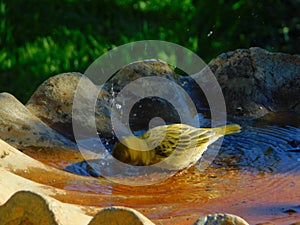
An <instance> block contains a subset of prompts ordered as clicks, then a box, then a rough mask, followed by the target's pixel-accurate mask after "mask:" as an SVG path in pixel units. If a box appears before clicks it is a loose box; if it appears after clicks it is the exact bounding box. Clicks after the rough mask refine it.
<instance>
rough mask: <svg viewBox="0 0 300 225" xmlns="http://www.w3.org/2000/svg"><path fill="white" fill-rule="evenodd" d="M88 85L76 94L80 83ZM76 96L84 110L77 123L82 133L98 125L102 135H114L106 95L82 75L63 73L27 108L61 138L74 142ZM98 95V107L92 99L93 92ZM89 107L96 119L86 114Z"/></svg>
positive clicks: (43, 86) (40, 89) (41, 89)
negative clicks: (74, 102) (91, 107)
mask: <svg viewBox="0 0 300 225" xmlns="http://www.w3.org/2000/svg"><path fill="white" fill-rule="evenodd" d="M80 81H81V82H85V83H84V85H82V87H83V88H80V90H79V89H78V90H79V91H78V90H77V87H78V83H79V82H80ZM76 91H78V92H77V96H78V98H77V99H78V101H80V102H81V104H82V109H86V110H82V111H81V113H80V117H77V118H76V119H77V120H79V121H78V123H79V124H81V126H82V129H85V130H90V127H91V126H92V124H93V123H95V122H96V128H97V130H98V131H99V132H101V133H102V135H111V125H110V115H109V110H108V108H109V106H108V104H107V102H106V101H104V100H103V99H102V98H101V96H102V95H104V91H103V90H100V89H99V88H98V87H97V86H95V85H93V83H91V82H89V80H88V79H87V78H86V77H85V76H84V75H83V74H80V73H63V74H59V75H56V76H53V77H50V78H49V79H48V80H46V81H45V82H44V83H42V84H41V85H40V86H39V87H38V89H37V90H36V91H35V92H34V94H33V95H32V96H31V98H30V99H29V101H28V102H27V104H26V107H27V108H28V109H29V110H30V111H31V112H32V113H33V114H35V115H36V116H37V117H38V118H40V119H41V120H42V121H43V122H44V123H46V124H47V125H48V126H49V127H51V128H53V129H54V130H56V131H57V132H59V133H60V134H62V135H64V136H66V137H68V138H70V139H73V140H74V137H73V129H72V110H73V100H74V96H75V93H76ZM91 91H96V92H99V98H97V101H96V103H95V102H92V101H93V100H94V99H92V98H89V97H91V96H90V92H91ZM88 104H91V105H92V106H94V105H95V104H96V106H95V115H96V116H95V118H91V117H89V116H88V114H87V113H86V112H87V111H88V109H89V108H90V107H89V106H88Z"/></svg>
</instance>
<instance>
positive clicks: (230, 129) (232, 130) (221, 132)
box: [213, 124, 241, 136]
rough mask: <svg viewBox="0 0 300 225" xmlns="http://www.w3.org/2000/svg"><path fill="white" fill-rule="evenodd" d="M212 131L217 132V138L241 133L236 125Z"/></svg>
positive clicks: (239, 127) (215, 128)
mask: <svg viewBox="0 0 300 225" xmlns="http://www.w3.org/2000/svg"><path fill="white" fill-rule="evenodd" d="M213 130H214V131H216V132H217V134H218V136H224V135H227V134H234V133H239V132H240V131H241V126H240V125H238V124H228V125H224V126H221V127H214V128H213Z"/></svg>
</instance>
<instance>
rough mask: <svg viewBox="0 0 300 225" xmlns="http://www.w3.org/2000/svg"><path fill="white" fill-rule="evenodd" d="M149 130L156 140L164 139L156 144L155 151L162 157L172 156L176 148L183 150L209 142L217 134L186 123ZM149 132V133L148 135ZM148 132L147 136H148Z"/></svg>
mask: <svg viewBox="0 0 300 225" xmlns="http://www.w3.org/2000/svg"><path fill="white" fill-rule="evenodd" d="M148 132H149V133H150V132H151V133H152V134H151V135H153V136H152V137H153V138H154V139H155V140H161V139H162V141H160V143H156V145H155V146H156V147H155V153H156V154H157V155H159V156H161V157H168V156H170V155H171V154H172V153H173V152H174V150H176V151H183V150H186V149H190V148H196V147H199V146H201V145H203V144H208V143H209V139H210V138H211V137H212V136H214V135H215V134H216V132H215V131H213V130H211V129H205V128H203V129H202V128H195V127H192V126H188V125H185V124H172V125H166V126H160V127H155V128H153V129H151V130H150V131H148ZM148 132H147V133H148ZM147 133H146V134H147ZM149 133H148V134H147V135H148V136H149ZM146 134H145V136H147V135H146ZM161 135H164V137H163V138H162V137H161ZM151 139H152V138H151ZM151 141H152V140H151Z"/></svg>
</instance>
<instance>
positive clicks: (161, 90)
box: [103, 59, 195, 129]
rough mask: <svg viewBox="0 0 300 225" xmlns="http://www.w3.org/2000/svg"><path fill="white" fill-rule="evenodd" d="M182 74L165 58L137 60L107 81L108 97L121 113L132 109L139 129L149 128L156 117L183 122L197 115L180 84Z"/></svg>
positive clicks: (105, 87) (129, 111)
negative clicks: (184, 119) (170, 65)
mask: <svg viewBox="0 0 300 225" xmlns="http://www.w3.org/2000/svg"><path fill="white" fill-rule="evenodd" d="M179 77H180V76H178V75H177V74H176V73H175V72H174V71H173V70H172V69H171V68H170V67H169V65H168V64H167V63H165V62H163V61H161V60H156V59H152V60H144V61H137V62H133V63H131V64H129V65H127V66H125V67H124V68H122V69H121V70H120V71H118V72H117V73H116V74H115V75H114V76H113V77H112V78H111V79H110V80H109V81H108V82H106V83H105V84H104V86H103V88H104V89H105V90H106V91H107V93H108V95H106V96H105V99H108V101H109V102H110V103H111V105H112V106H113V109H114V111H115V112H117V115H124V114H129V113H130V120H131V121H130V122H134V124H135V126H137V128H138V129H145V128H148V124H149V121H150V120H151V119H152V118H154V117H160V118H163V119H164V121H166V122H179V121H180V119H182V118H183V117H185V116H186V117H190V118H194V116H195V111H191V110H189V109H190V108H191V107H189V105H188V103H187V102H188V101H187V100H186V98H185V96H184V94H183V89H182V88H181V87H180V85H179ZM120 91H122V94H123V96H124V98H122V99H121V98H119V99H118V98H116V96H117V95H118V94H119V93H120ZM142 99H143V100H142ZM176 104H178V105H177V106H176ZM126 106H127V107H126ZM128 107H129V108H128ZM180 110H182V111H180ZM180 117H181V118H180Z"/></svg>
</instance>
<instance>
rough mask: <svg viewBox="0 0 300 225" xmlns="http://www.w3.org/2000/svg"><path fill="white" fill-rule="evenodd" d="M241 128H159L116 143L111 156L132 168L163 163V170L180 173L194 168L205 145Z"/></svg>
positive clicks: (234, 126)
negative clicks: (133, 166) (191, 167)
mask: <svg viewBox="0 0 300 225" xmlns="http://www.w3.org/2000/svg"><path fill="white" fill-rule="evenodd" d="M240 129H241V127H240V126H239V125H237V124H232V125H226V126H221V127H215V128H195V127H192V126H189V125H186V124H172V125H164V126H158V127H154V128H152V129H150V130H149V131H147V132H146V133H144V134H143V135H141V136H139V137H135V136H131V137H126V138H124V139H123V143H124V144H125V145H124V144H122V143H121V142H117V143H116V144H115V145H114V147H113V152H112V155H113V156H114V157H115V158H116V159H118V160H119V161H121V162H123V163H127V164H131V165H143V166H148V165H152V164H156V163H159V162H162V163H161V165H162V167H163V168H167V169H170V170H182V169H185V168H189V167H190V166H192V165H194V164H195V163H196V162H197V161H198V160H199V159H200V158H201V156H202V154H203V152H204V151H205V150H206V149H207V147H208V145H210V144H211V143H213V142H215V141H216V140H217V139H218V138H220V137H222V136H224V135H227V134H233V133H238V132H240ZM137 138H140V140H139V139H137Z"/></svg>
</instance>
